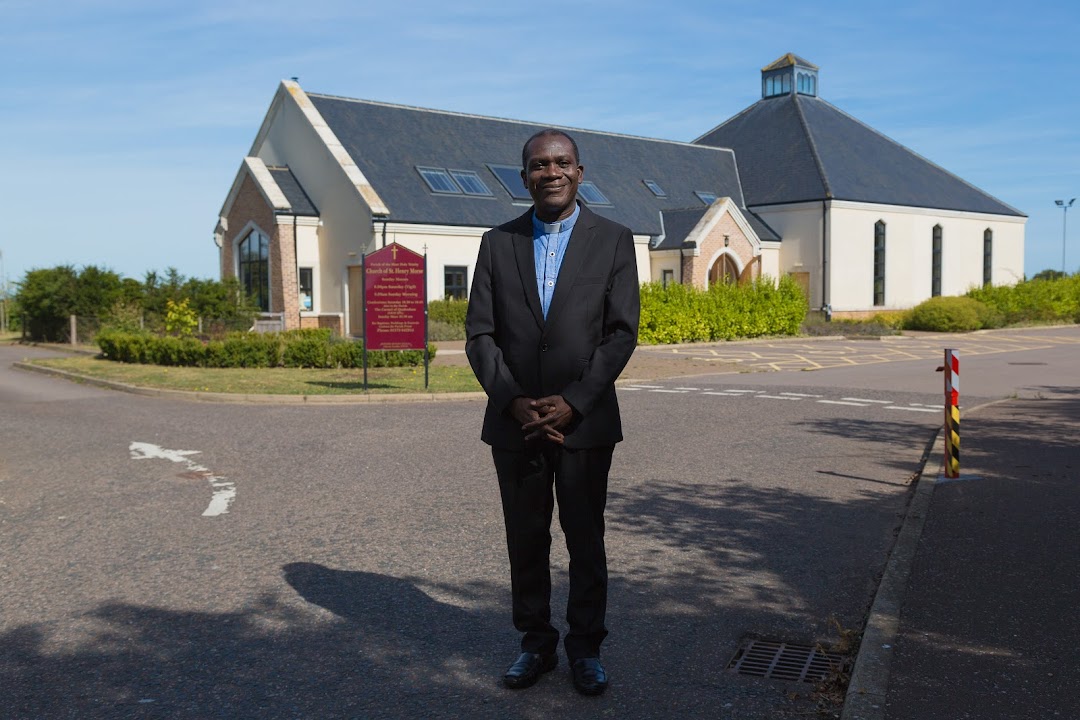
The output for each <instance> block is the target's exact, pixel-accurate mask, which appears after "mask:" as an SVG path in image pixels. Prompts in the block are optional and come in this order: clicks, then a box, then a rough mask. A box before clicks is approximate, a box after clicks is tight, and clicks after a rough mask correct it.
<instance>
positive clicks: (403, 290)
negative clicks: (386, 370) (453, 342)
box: [364, 243, 425, 350]
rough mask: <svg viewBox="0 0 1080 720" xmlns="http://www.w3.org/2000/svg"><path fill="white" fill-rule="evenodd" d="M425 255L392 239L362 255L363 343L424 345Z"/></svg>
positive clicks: (370, 347)
mask: <svg viewBox="0 0 1080 720" xmlns="http://www.w3.org/2000/svg"><path fill="white" fill-rule="evenodd" d="M424 283H425V278H424V256H423V255H419V254H417V253H415V252H413V251H412V250H410V249H409V248H407V247H405V246H404V245H398V244H397V243H391V244H389V245H387V246H386V247H384V248H381V249H379V250H376V251H375V252H373V253H371V254H370V255H367V256H365V257H364V346H365V347H366V348H367V349H368V350H423V349H424V335H425V332H424V288H425V285H424Z"/></svg>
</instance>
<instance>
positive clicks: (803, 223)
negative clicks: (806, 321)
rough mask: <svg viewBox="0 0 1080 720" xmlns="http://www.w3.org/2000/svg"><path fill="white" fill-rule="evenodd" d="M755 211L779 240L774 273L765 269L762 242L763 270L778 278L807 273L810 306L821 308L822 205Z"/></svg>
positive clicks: (810, 204)
mask: <svg viewBox="0 0 1080 720" xmlns="http://www.w3.org/2000/svg"><path fill="white" fill-rule="evenodd" d="M754 212H756V213H757V214H758V215H759V216H761V218H762V219H763V220H764V221H765V222H766V223H768V225H769V227H771V228H772V229H773V230H775V231H776V233H777V234H778V235H779V236H780V238H781V242H780V243H779V245H780V249H779V250H778V251H777V255H776V266H775V269H774V270H768V269H767V267H768V266H767V263H768V262H769V260H768V258H767V256H766V252H765V248H766V245H765V243H762V260H761V264H762V271H763V272H764V273H768V274H771V275H773V277H775V278H777V279H779V278H780V276H781V275H787V274H788V273H792V272H805V273H809V274H810V307H812V308H818V307H821V302H822V300H821V220H822V204H821V203H799V204H796V205H774V206H771V207H766V206H762V207H756V208H754Z"/></svg>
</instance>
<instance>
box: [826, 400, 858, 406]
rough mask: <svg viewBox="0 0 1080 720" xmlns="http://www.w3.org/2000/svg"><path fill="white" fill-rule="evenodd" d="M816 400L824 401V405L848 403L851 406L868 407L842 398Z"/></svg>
mask: <svg viewBox="0 0 1080 720" xmlns="http://www.w3.org/2000/svg"><path fill="white" fill-rule="evenodd" d="M818 402H819V403H825V404H826V405H850V406H852V407H869V406H868V405H866V404H864V403H857V402H844V401H843V400H818Z"/></svg>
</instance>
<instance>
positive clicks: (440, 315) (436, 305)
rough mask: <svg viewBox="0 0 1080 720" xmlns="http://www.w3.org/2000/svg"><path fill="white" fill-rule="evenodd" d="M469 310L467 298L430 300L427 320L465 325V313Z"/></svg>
mask: <svg viewBox="0 0 1080 720" xmlns="http://www.w3.org/2000/svg"><path fill="white" fill-rule="evenodd" d="M468 311H469V301H468V300H456V299H454V298H446V299H445V300H432V301H431V302H429V303H428V321H429V322H441V323H447V324H448V325H460V326H461V327H462V328H464V327H465V314H466V313H467V312H468Z"/></svg>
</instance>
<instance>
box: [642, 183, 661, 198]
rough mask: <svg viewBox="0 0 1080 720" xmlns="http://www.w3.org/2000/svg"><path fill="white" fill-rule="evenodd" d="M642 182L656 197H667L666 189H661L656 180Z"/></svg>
mask: <svg viewBox="0 0 1080 720" xmlns="http://www.w3.org/2000/svg"><path fill="white" fill-rule="evenodd" d="M641 182H643V183H645V187H647V188H649V190H651V191H652V194H653V195H655V196H656V197H667V193H666V192H664V188H662V187H660V185H658V184H657V182H656V181H655V180H642V181H641Z"/></svg>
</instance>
